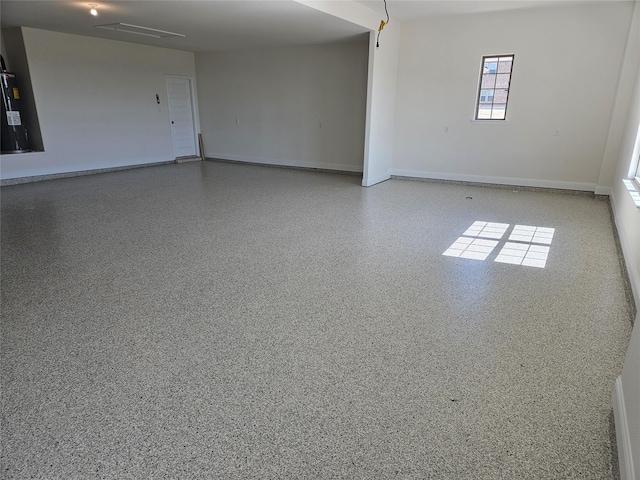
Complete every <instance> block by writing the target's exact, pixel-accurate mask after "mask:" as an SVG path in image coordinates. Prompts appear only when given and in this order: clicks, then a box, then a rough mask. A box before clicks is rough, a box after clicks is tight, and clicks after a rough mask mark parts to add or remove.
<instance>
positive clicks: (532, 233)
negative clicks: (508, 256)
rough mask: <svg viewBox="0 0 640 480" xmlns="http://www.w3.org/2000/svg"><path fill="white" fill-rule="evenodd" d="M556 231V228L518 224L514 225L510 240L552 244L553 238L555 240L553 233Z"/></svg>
mask: <svg viewBox="0 0 640 480" xmlns="http://www.w3.org/2000/svg"><path fill="white" fill-rule="evenodd" d="M555 231H556V229H555V228H546V227H532V226H530V225H516V226H515V227H513V231H512V232H511V235H510V236H509V240H514V241H517V242H532V243H545V244H550V243H551V240H553V234H554V233H555Z"/></svg>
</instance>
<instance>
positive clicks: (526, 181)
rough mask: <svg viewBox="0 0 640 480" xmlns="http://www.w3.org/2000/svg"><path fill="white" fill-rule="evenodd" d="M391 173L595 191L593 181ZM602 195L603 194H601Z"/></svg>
mask: <svg viewBox="0 0 640 480" xmlns="http://www.w3.org/2000/svg"><path fill="white" fill-rule="evenodd" d="M391 175H394V176H398V177H414V178H429V179H433V180H453V181H456V182H471V183H492V184H498V185H517V186H521V187H538V188H557V189H561V190H581V191H587V192H595V190H596V185H595V184H593V183H580V182H561V181H557V180H538V179H535V178H511V177H489V176H485V175H468V174H459V173H442V172H424V171H420V170H399V169H392V170H391ZM603 195H604V194H603Z"/></svg>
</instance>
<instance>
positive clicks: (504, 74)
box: [475, 55, 514, 120]
mask: <svg viewBox="0 0 640 480" xmlns="http://www.w3.org/2000/svg"><path fill="white" fill-rule="evenodd" d="M513 58H514V55H492V56H484V57H482V64H481V67H480V68H481V71H480V84H479V85H478V99H477V100H476V114H475V119H476V120H504V119H506V117H507V101H508V100H509V88H510V86H511V70H512V69H513Z"/></svg>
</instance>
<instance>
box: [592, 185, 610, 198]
mask: <svg viewBox="0 0 640 480" xmlns="http://www.w3.org/2000/svg"><path fill="white" fill-rule="evenodd" d="M595 194H596V195H608V196H611V187H600V186H598V185H596V191H595Z"/></svg>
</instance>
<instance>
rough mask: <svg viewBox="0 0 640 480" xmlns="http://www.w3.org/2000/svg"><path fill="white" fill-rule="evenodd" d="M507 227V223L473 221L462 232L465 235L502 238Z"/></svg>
mask: <svg viewBox="0 0 640 480" xmlns="http://www.w3.org/2000/svg"><path fill="white" fill-rule="evenodd" d="M507 228H509V224H508V223H494V222H473V225H471V226H470V227H469V228H467V230H466V231H465V232H464V233H463V234H462V235H464V236H465V237H483V238H498V239H499V238H502V236H503V235H504V232H506V231H507Z"/></svg>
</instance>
